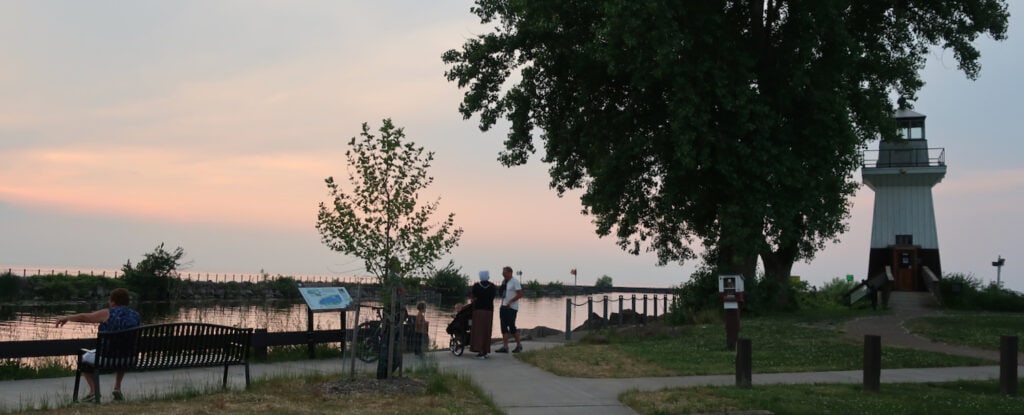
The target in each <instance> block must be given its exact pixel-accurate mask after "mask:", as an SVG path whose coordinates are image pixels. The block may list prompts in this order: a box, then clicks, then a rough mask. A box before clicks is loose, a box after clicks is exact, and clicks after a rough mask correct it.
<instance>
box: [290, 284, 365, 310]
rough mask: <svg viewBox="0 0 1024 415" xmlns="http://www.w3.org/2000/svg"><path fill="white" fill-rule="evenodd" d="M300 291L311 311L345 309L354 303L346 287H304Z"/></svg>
mask: <svg viewBox="0 0 1024 415" xmlns="http://www.w3.org/2000/svg"><path fill="white" fill-rule="evenodd" d="M299 292H300V293H302V299H304V300H306V305H308V306H309V309H310V310H311V311H327V310H344V309H347V308H348V306H349V305H350V304H352V297H351V296H349V295H348V290H346V289H345V288H344V287H302V288H299Z"/></svg>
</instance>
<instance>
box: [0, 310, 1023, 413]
mask: <svg viewBox="0 0 1024 415" xmlns="http://www.w3.org/2000/svg"><path fill="white" fill-rule="evenodd" d="M903 316H904V318H905V317H906V315H903ZM871 319H874V320H869V319H860V320H857V321H854V322H851V323H849V324H848V325H847V327H846V330H847V334H848V335H850V336H861V337H862V336H863V334H865V333H862V332H864V331H870V332H872V333H870V334H880V335H882V336H883V344H886V345H890V344H892V345H903V346H906V347H918V348H924V349H926V350H934V351H942V352H944V353H950V350H954V351H959V352H963V353H971V354H975V353H978V354H979V355H978V357H984V356H982V354H981V352H985V351H978V350H974V349H969V348H960V347H959V346H950V345H943V344H941V343H940V344H938V345H936V344H931V345H929V344H927V343H933V342H930V341H928V340H925V339H920V338H917V337H916V336H912V335H910V334H908V333H906V332H905V330H903V329H902V321H903V319H902V318H897V317H894V316H890V315H887V316H882V317H872V318H871ZM563 341H564V336H553V337H548V338H545V339H540V340H533V341H526V342H524V347H525V348H526V349H527V350H537V349H542V348H547V347H556V346H558V345H560V344H561V343H562V342H563ZM960 349H964V350H960ZM959 352H957V353H953V354H961V353H959ZM491 356H492V357H491V358H490V359H487V360H478V359H475V358H474V357H473V356H472V353H469V352H467V353H466V354H465V355H463V356H460V357H456V356H453V355H452V354H451V353H448V352H447V351H438V352H433V353H429V354H428V357H427V358H426V359H425V360H419V359H417V358H415V357H413V356H408V357H406V359H407V360H406V362H407V363H408V364H409V365H415V364H433V363H435V362H436V364H437V365H438V367H440V368H441V369H442V370H446V371H452V372H457V373H463V374H466V375H468V376H470V377H471V378H472V379H473V380H474V381H475V382H476V383H477V384H479V385H480V387H481V388H482V389H483V390H484V391H485V392H486V393H487V394H489V395H490V396H491V398H492V399H493V400H494V401H495V403H496V404H497V405H498V406H499V407H500V408H501V409H502V410H503V411H505V412H506V413H508V414H510V415H520V414H542V415H543V414H580V415H583V414H587V415H590V414H609V415H618V414H634V413H635V412H633V411H632V410H630V409H629V408H628V407H626V406H624V405H622V404H621V403H619V401H618V396H619V394H621V393H622V392H625V391H628V390H632V389H636V390H645V391H646V390H658V389H662V388H666V387H684V386H699V385H718V386H728V385H734V384H735V377H734V376H733V375H718V376H681V377H659V378H631V379H580V378H566V377H560V376H556V375H553V374H551V373H548V372H545V371H543V370H540V369H537V368H536V367H533V366H530V365H528V364H525V363H523V362H521V361H519V360H518V359H516V358H515V356H514V355H509V354H492V355H491ZM997 357H998V356H997ZM989 358H991V357H989ZM1021 361H1024V360H1021ZM360 365H362V364H361V363H360ZM348 368H349V362H348V361H345V362H342V361H339V360H317V361H301V362H285V363H274V364H253V365H252V377H253V379H259V378H263V377H270V376H276V375H284V374H299V375H302V374H313V373H338V374H340V373H344V371H345V370H347V369H348ZM361 369H362V370H370V367H369V366H361ZM229 373H230V376H229V387H230V388H233V389H240V388H242V387H243V385H244V377H243V370H242V369H241V368H239V367H232V368H231V370H230V372H229ZM1018 373H1024V367H1019V368H1018ZM222 375H223V372H222V369H220V368H211V369H189V370H176V371H163V372H144V373H130V374H129V375H128V377H127V378H126V380H125V384H124V393H125V395H126V398H127V399H141V398H146V397H156V396H162V395H166V394H170V393H176V392H182V391H187V390H211V389H217V388H219V386H220V381H221V376H222ZM998 378H999V367H998V366H983V367H955V368H925V369H893V370H882V378H881V381H882V382H883V383H897V382H910V383H913V382H945V381H953V380H961V379H963V380H987V379H998ZM102 379H103V382H104V385H103V386H104V389H103V390H105V391H110V383H111V382H112V380H113V377H112V376H104V377H103V378H102ZM862 381H863V374H862V372H861V371H859V370H854V371H834V372H804V373H774V374H754V376H753V383H754V385H755V387H756V385H758V384H799V383H860V382H862ZM73 386H74V378H73V377H71V378H55V379H33V380H21V381H6V382H0V410H2V411H11V410H18V409H27V408H39V407H53V406H59V405H62V404H64V403H66V402H69V401H70V399H71V391H72V389H73ZM82 387H83V388H87V387H86V386H85V385H84V382H83V385H82ZM83 395H84V393H83ZM107 397H109V392H107Z"/></svg>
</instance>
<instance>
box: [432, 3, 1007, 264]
mask: <svg viewBox="0 0 1024 415" xmlns="http://www.w3.org/2000/svg"><path fill="white" fill-rule="evenodd" d="M472 12H473V13H475V14H476V15H478V16H479V17H480V19H481V20H482V22H483V23H485V24H489V25H493V27H494V29H493V31H492V32H490V33H485V34H481V35H479V36H477V37H475V38H471V39H469V40H467V41H466V42H465V44H463V45H462V48H461V49H453V50H450V51H448V52H446V53H445V54H444V56H443V60H444V62H445V63H446V64H448V65H449V69H448V71H447V72H446V76H447V78H448V80H449V81H453V82H457V84H458V86H459V87H460V88H464V89H465V94H464V98H463V101H462V103H461V105H460V107H459V110H460V112H461V113H462V114H463V116H464V117H465V118H467V119H468V118H470V117H472V116H473V115H474V114H479V117H480V128H481V129H482V130H488V129H489V128H491V127H493V126H494V125H495V124H496V123H497V122H498V120H499V119H501V118H505V119H507V120H508V121H509V122H510V124H511V126H510V131H509V133H508V136H507V139H506V141H505V149H504V150H503V151H502V152H501V153H500V154H499V157H498V158H499V161H500V162H501V163H503V164H505V165H506V166H514V165H521V164H524V163H526V162H527V161H528V159H529V157H530V156H531V155H532V154H533V153H535V152H536V150H537V147H536V146H537V144H538V142H539V144H541V145H543V156H542V161H543V162H545V163H548V164H549V165H550V168H549V174H550V177H551V182H550V186H551V187H552V188H554V189H555V190H556V191H557V192H558V193H559V194H560V195H561V194H564V193H565V192H566V191H568V190H570V189H580V190H582V196H581V202H582V205H583V212H584V213H585V214H588V215H591V216H593V218H594V223H595V225H596V232H597V234H598V235H600V236H608V235H612V234H614V236H615V238H616V239H617V241H618V244H619V245H620V247H622V248H623V249H625V250H627V251H629V252H630V253H633V254H639V253H640V252H642V251H650V252H654V253H656V254H657V257H658V263H659V264H662V265H664V264H667V263H669V262H682V261H684V260H687V259H690V258H693V257H695V251H694V249H693V247H692V246H693V244H694V242H697V241H699V242H700V243H702V244H703V245H704V247H705V249H706V251H707V252H708V253H709V254H710V257H711V258H713V260H714V261H717V264H718V266H719V269H720V271H724V272H742V273H743V274H745V275H748V276H751V275H752V273H753V269H754V264H755V263H756V260H757V257H758V256H760V257H761V258H762V259H764V263H765V265H766V272H768V273H770V274H777V275H776V276H779V277H785V276H788V274H789V270H790V268H791V266H792V264H793V262H794V261H795V260H799V259H810V258H812V257H813V255H814V253H815V252H816V251H818V250H820V249H822V248H823V247H824V245H825V244H826V243H828V242H830V241H834V240H836V239H837V238H838V236H839V235H840V234H841V233H842V232H843V231H845V230H846V224H845V221H846V219H847V218H848V216H849V201H848V198H849V196H850V195H852V194H853V193H854V192H855V190H856V189H857V187H858V184H857V183H856V182H855V181H854V180H853V173H854V172H855V171H856V169H857V168H858V167H859V165H860V155H859V150H860V149H861V148H862V147H863V146H864V145H865V144H866V143H867V142H869V141H871V140H875V139H878V138H879V137H881V138H883V139H891V138H895V124H894V123H893V120H892V114H893V111H894V109H896V108H897V107H910V106H911V105H912V103H913V101H914V100H915V99H916V93H917V92H918V91H919V90H920V89H921V87H922V86H923V81H922V79H921V77H920V75H919V72H920V71H921V69H922V68H923V66H924V64H925V60H926V56H927V53H928V52H929V49H930V48H931V47H933V46H939V47H942V48H946V49H951V50H952V51H953V54H954V56H955V57H956V59H957V60H958V62H959V67H960V69H961V70H962V71H963V72H964V73H965V74H966V76H967V77H968V78H971V79H974V78H975V77H977V76H978V73H979V70H980V63H979V57H980V53H979V52H978V50H977V49H976V48H975V47H974V45H973V42H974V41H975V40H976V38H977V37H978V36H979V35H983V34H987V35H989V36H991V37H992V38H994V39H997V40H1002V39H1004V38H1005V36H1006V30H1007V18H1008V12H1007V7H1006V4H1005V2H1004V1H1002V0H943V1H937V0H905V1H900V2H892V1H882V0H856V1H854V0H820V1H793V0H749V1H724V0H719V1H685V0H678V1H669V0H661V1H631V0H595V1H555V2H530V1H517V0H478V1H477V4H476V6H475V7H473V8H472Z"/></svg>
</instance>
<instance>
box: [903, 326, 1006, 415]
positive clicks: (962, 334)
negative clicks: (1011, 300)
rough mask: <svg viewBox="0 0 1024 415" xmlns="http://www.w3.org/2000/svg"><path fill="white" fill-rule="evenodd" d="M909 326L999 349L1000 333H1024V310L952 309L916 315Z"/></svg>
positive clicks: (933, 336)
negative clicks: (982, 310)
mask: <svg viewBox="0 0 1024 415" xmlns="http://www.w3.org/2000/svg"><path fill="white" fill-rule="evenodd" d="M905 327H906V328H907V329H908V330H910V331H911V332H912V333H914V334H917V335H919V336H922V337H927V338H929V339H932V340H936V341H940V342H943V343H949V344H959V345H964V346H970V347H977V348H979V349H988V350H999V336H1017V338H1018V339H1020V338H1022V337H1024V314H1020V313H955V314H954V313H948V314H947V315H944V316H938V317H922V318H916V319H913V320H910V321H908V322H906V323H905ZM1018 342H1019V340H1018ZM1018 347H1020V346H1018ZM1022 412H1024V411H1022Z"/></svg>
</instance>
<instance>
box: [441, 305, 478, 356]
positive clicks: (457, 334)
mask: <svg viewBox="0 0 1024 415" xmlns="http://www.w3.org/2000/svg"><path fill="white" fill-rule="evenodd" d="M472 317H473V307H472V306H468V305H467V306H465V307H462V309H461V310H459V312H458V313H455V317H454V318H452V322H451V323H448V328H446V329H445V331H447V332H448V334H449V335H451V340H449V341H448V350H451V352H452V354H453V355H456V356H462V351H463V350H464V349H465V348H466V345H468V344H469V326H470V323H471V319H472Z"/></svg>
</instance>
